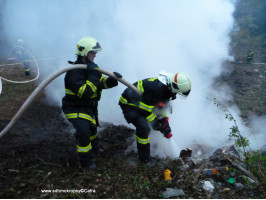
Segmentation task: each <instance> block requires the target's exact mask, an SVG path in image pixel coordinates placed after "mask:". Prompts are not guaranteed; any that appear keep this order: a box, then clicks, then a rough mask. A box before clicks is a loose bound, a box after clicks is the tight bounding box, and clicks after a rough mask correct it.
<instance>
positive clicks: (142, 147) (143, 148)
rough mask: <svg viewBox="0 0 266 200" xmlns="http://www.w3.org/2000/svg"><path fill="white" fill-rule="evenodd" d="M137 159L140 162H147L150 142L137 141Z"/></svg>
mask: <svg viewBox="0 0 266 200" xmlns="http://www.w3.org/2000/svg"><path fill="white" fill-rule="evenodd" d="M137 148H138V155H139V160H140V162H142V163H148V162H149V160H150V143H148V144H140V143H137Z"/></svg>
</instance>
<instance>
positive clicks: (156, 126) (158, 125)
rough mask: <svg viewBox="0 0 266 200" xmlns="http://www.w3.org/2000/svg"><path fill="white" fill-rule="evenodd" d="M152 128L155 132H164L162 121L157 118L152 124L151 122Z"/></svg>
mask: <svg viewBox="0 0 266 200" xmlns="http://www.w3.org/2000/svg"><path fill="white" fill-rule="evenodd" d="M151 126H152V128H153V129H154V130H156V131H162V130H163V126H162V124H161V123H160V121H159V120H158V119H157V118H155V119H154V120H153V121H152V122H151Z"/></svg>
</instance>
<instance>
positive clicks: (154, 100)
mask: <svg viewBox="0 0 266 200" xmlns="http://www.w3.org/2000/svg"><path fill="white" fill-rule="evenodd" d="M133 85H134V86H136V87H137V88H138V90H139V91H140V92H141V93H142V95H141V96H139V95H138V94H136V92H134V91H133V90H132V89H130V88H127V89H126V90H125V91H124V92H123V93H122V95H121V98H120V101H119V104H120V105H121V106H132V107H134V108H135V109H138V110H139V111H140V112H141V113H142V115H143V116H144V117H145V118H146V119H147V120H148V121H149V122H152V121H153V120H154V119H155V118H156V114H155V113H154V107H155V106H156V105H157V104H158V103H160V102H163V103H166V102H169V101H170V98H171V97H173V94H172V93H171V91H170V90H169V89H168V87H167V86H166V85H164V84H163V83H162V82H160V81H159V80H158V78H147V79H144V80H140V81H138V82H136V83H134V84H133Z"/></svg>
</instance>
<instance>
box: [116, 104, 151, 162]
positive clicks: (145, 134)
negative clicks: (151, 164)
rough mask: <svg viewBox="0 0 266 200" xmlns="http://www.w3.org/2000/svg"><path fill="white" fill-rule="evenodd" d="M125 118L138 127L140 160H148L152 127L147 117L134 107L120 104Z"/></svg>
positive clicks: (137, 138)
mask: <svg viewBox="0 0 266 200" xmlns="http://www.w3.org/2000/svg"><path fill="white" fill-rule="evenodd" d="M120 106H121V108H122V111H123V114H124V117H125V119H126V120H127V122H128V123H132V124H133V125H134V126H135V127H136V141H137V149H138V156H139V160H140V161H142V162H147V161H148V160H149V158H150V140H149V135H150V131H151V129H150V127H149V124H148V121H147V119H146V118H145V117H144V116H143V115H142V114H141V113H140V112H139V111H138V110H137V109H135V108H134V107H131V106H125V105H120Z"/></svg>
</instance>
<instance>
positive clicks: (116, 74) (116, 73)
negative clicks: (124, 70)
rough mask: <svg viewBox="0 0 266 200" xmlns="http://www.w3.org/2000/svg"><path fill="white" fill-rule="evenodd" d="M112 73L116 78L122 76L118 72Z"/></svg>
mask: <svg viewBox="0 0 266 200" xmlns="http://www.w3.org/2000/svg"><path fill="white" fill-rule="evenodd" d="M113 73H114V75H115V76H116V77H117V78H122V77H123V76H122V75H121V74H119V73H118V72H113Z"/></svg>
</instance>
